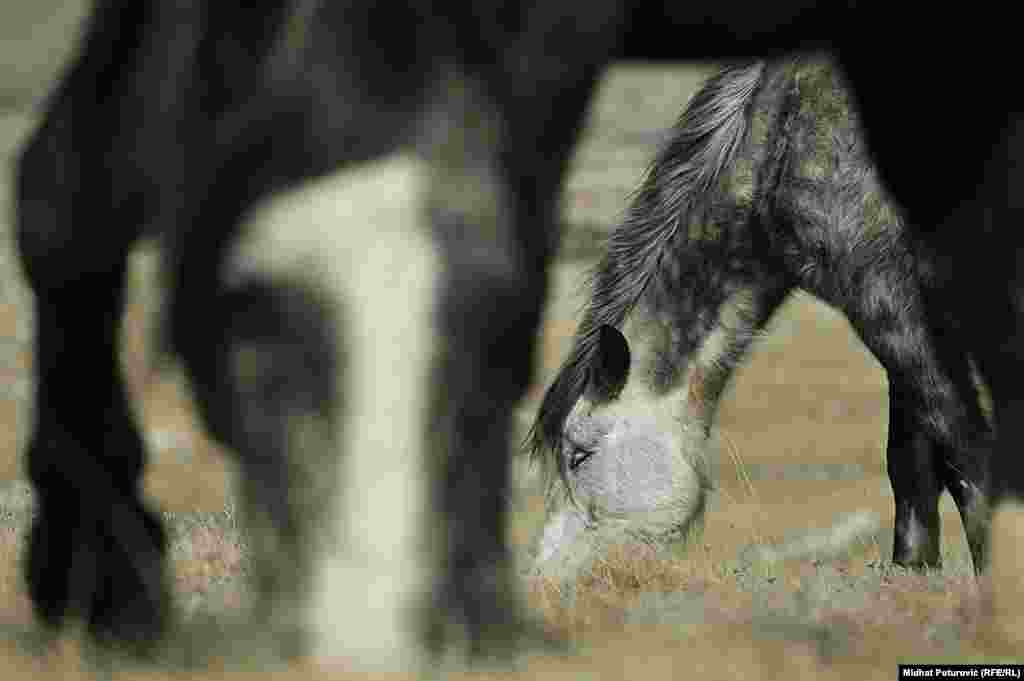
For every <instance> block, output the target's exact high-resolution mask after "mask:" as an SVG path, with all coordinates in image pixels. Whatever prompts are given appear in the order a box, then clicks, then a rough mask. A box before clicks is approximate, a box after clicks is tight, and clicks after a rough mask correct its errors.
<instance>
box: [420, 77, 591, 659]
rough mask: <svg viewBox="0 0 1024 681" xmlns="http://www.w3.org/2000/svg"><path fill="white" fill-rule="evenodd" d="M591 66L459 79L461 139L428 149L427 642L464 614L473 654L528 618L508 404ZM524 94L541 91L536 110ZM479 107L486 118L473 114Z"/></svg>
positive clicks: (507, 646)
mask: <svg viewBox="0 0 1024 681" xmlns="http://www.w3.org/2000/svg"><path fill="white" fill-rule="evenodd" d="M532 75H537V74H532ZM563 75H564V76H567V75H568V74H563ZM597 75H598V72H597V69H596V67H595V68H589V69H586V68H581V69H580V72H579V73H578V74H575V75H574V77H572V78H568V77H564V78H563V79H562V80H561V81H559V82H558V83H554V82H548V83H543V82H541V83H529V84H527V83H521V82H517V81H515V80H513V81H512V83H513V84H512V85H508V84H506V87H507V90H506V91H505V92H501V93H499V94H495V95H494V96H493V97H492V96H489V95H491V93H488V92H486V91H485V90H483V88H485V87H486V85H484V86H483V87H482V88H481V90H479V91H472V90H471V91H469V92H463V93H462V95H464V96H465V98H464V99H462V100H461V101H452V102H449V104H450V105H451V106H452V107H453V109H454V111H453V112H451V115H452V116H453V118H454V122H455V125H454V126H453V127H454V128H455V129H457V130H460V135H461V139H460V138H455V139H451V140H449V141H447V144H448V145H464V148H465V149H466V150H468V153H465V154H462V156H461V158H459V157H457V156H455V155H454V154H452V153H450V150H449V149H448V148H447V147H446V146H445V144H446V143H445V142H442V143H441V144H440V145H439V148H438V149H435V150H434V154H435V158H434V161H435V163H436V164H437V166H438V167H439V170H438V171H435V175H436V176H437V177H439V178H441V181H439V182H436V183H435V184H434V185H433V186H432V188H431V194H430V201H431V207H432V215H433V220H434V227H435V230H436V234H437V237H438V241H439V243H440V245H441V253H442V257H443V259H444V267H445V270H446V279H445V282H444V289H443V293H442V298H441V308H440V321H439V327H440V329H439V331H440V334H441V336H442V337H443V338H445V339H446V341H447V342H446V344H445V347H444V349H443V352H442V356H441V358H440V361H439V363H438V364H437V366H436V369H435V376H436V378H435V380H434V381H433V386H434V392H433V395H432V399H431V404H432V409H433V416H432V418H431V421H430V422H431V424H433V426H432V441H433V445H432V447H433V449H434V451H433V452H431V457H432V460H435V461H438V462H441V465H440V469H439V470H438V471H436V472H435V475H436V482H435V484H436V485H437V489H436V491H435V494H436V495H437V499H438V501H437V503H436V504H435V507H436V508H439V509H440V511H441V519H440V523H441V524H442V527H444V528H446V529H445V530H444V532H443V533H442V537H441V543H442V545H444V546H445V549H444V550H443V551H442V553H441V556H440V559H441V565H442V571H441V580H442V581H441V583H439V584H438V585H437V586H436V587H435V589H436V590H435V594H434V598H435V599H438V600H439V601H440V603H439V605H440V607H436V608H434V609H432V610H431V611H430V616H429V618H428V623H427V631H428V644H429V645H430V646H431V648H432V649H433V650H435V651H436V652H440V650H441V649H442V648H443V647H444V646H445V645H446V643H448V642H447V641H446V640H445V639H446V638H447V637H448V636H449V633H448V632H447V631H446V629H447V627H448V626H449V625H452V624H456V625H457V624H461V625H462V626H463V627H464V628H465V634H466V635H468V637H469V654H470V657H471V658H479V657H481V656H485V655H493V654H499V655H500V654H503V653H504V652H506V651H514V650H515V649H516V648H517V647H518V645H519V644H518V643H517V641H519V640H520V639H522V637H523V636H524V634H527V632H528V631H529V629H530V628H529V627H527V626H525V620H524V619H522V615H521V614H520V612H521V611H520V609H519V608H520V607H521V606H520V604H519V601H518V596H517V593H518V589H517V587H516V582H515V579H514V578H513V575H512V574H511V569H510V567H511V564H510V561H509V560H508V557H507V549H506V545H505V542H506V525H507V508H506V507H507V499H508V494H509V464H510V462H509V446H510V438H511V435H512V429H511V414H512V410H513V407H514V406H515V404H516V402H517V401H518V400H519V399H520V398H521V397H522V395H523V393H524V392H525V389H526V387H527V385H528V383H529V379H530V375H531V373H532V367H533V356H534V345H535V340H536V339H535V334H536V331H537V327H538V325H539V321H540V314H541V309H542V305H543V302H544V299H545V296H546V293H547V267H548V264H549V262H550V259H551V257H552V254H553V248H554V246H555V244H556V243H557V240H556V237H555V235H556V234H557V232H556V231H555V230H556V226H555V219H556V210H557V206H558V203H557V201H558V197H559V192H560V187H561V179H562V175H563V173H564V171H565V167H566V163H567V159H568V157H569V153H570V151H571V149H572V147H573V144H574V143H575V141H576V138H577V135H578V132H579V129H580V126H581V123H582V118H583V114H584V111H585V108H586V105H587V103H588V101H589V98H590V96H591V93H592V91H593V88H594V83H595V81H596V77H597ZM485 82H486V81H485ZM520 85H521V86H523V87H524V88H526V89H528V90H530V96H529V97H523V98H522V99H521V100H519V101H518V102H517V101H516V99H515V94H514V93H511V92H509V90H514V89H515V87H516V86H520ZM555 85H557V88H555V87H552V86H555ZM505 95H507V96H509V98H510V99H503V96H505ZM457 99H458V98H456V100H457ZM510 100H511V102H513V103H516V104H518V106H513V105H512V104H510V103H509V102H510ZM527 101H530V102H533V101H545V102H546V104H545V106H544V107H542V110H535V109H534V108H533V107H532V106H530V107H528V106H525V104H524V102H527ZM479 112H494V115H495V118H494V119H492V120H489V121H487V124H485V125H484V126H480V125H469V123H470V122H471V121H473V119H474V118H475V117H477V116H479V115H480V114H479ZM488 126H492V127H488ZM453 148H458V147H453ZM453 159H455V161H456V163H454V164H453V163H452V160H453ZM474 161H475V162H476V165H474ZM470 199H472V200H470ZM474 202H475V203H474ZM481 206H482V207H483V209H482V210H481ZM446 618H447V619H448V620H449V621H448V622H445V619H446Z"/></svg>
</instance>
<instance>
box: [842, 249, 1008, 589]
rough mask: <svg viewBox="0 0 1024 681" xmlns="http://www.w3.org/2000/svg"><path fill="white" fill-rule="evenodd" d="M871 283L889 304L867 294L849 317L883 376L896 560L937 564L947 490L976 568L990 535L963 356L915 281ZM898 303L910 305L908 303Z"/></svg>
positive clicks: (875, 278) (979, 432) (894, 273)
mask: <svg viewBox="0 0 1024 681" xmlns="http://www.w3.org/2000/svg"><path fill="white" fill-rule="evenodd" d="M867 280H869V277H865V281H867ZM870 281H871V282H872V286H873V288H872V290H873V291H883V290H884V291H886V292H887V293H886V299H885V300H891V301H893V303H891V304H890V303H889V302H885V301H883V300H882V299H877V300H875V299H873V298H872V299H867V300H865V302H864V303H863V304H861V305H859V307H858V309H856V310H854V311H853V313H852V314H850V315H849V316H850V320H851V323H852V324H853V326H854V328H855V329H856V330H857V332H858V334H859V335H860V337H861V339H862V340H863V341H864V344H865V345H866V346H867V347H868V349H869V350H871V351H872V352H873V353H874V355H875V357H876V358H877V359H878V361H879V363H880V364H881V365H882V367H883V368H884V369H885V370H886V373H887V376H888V379H889V438H888V450H887V454H886V456H887V459H888V470H889V479H890V481H891V483H892V488H893V496H894V497H895V501H896V522H895V542H894V547H893V561H894V562H895V563H897V564H900V565H906V566H909V567H915V568H922V567H937V566H938V565H939V564H940V555H939V540H940V536H939V530H940V528H939V513H938V500H939V496H940V494H941V492H942V490H943V488H946V487H948V488H949V489H950V490H951V492H952V493H953V494H954V498H955V499H957V500H958V503H962V504H964V506H963V507H962V510H961V512H962V513H965V514H966V515H965V530H966V532H967V535H968V541H969V543H970V544H971V546H972V554H973V557H974V560H975V567H976V569H978V570H980V569H981V567H982V566H983V565H984V564H985V556H984V548H985V541H984V539H983V537H984V534H985V532H987V524H986V523H987V520H986V516H985V511H984V508H985V504H984V503H983V500H984V498H985V494H986V492H985V490H986V485H985V475H984V472H985V456H986V452H987V450H986V444H987V438H988V428H987V425H986V423H985V420H984V418H983V416H982V415H981V413H980V411H979V408H978V406H977V392H976V391H975V389H974V387H973V386H972V384H971V379H970V374H969V370H968V365H967V360H966V355H965V354H964V351H963V349H962V348H960V347H958V346H955V345H951V344H950V341H948V340H946V339H945V337H944V335H943V334H942V332H941V329H939V330H937V329H936V328H935V327H934V326H933V323H932V322H933V321H935V319H938V313H939V311H940V310H941V308H939V307H937V305H938V300H937V298H936V297H935V296H934V295H933V292H932V291H930V290H928V289H927V288H924V290H922V286H921V285H920V284H919V282H918V280H917V278H916V277H913V276H908V273H907V272H906V271H905V270H904V269H901V268H887V269H885V270H882V271H878V272H875V273H873V274H872V275H870ZM871 301H873V302H871ZM896 301H900V302H899V303H896ZM905 301H914V302H913V304H911V305H909V306H908V305H906V303H905ZM869 302H870V304H869ZM933 318H934V319H933ZM965 484H966V487H965ZM958 495H959V496H958Z"/></svg>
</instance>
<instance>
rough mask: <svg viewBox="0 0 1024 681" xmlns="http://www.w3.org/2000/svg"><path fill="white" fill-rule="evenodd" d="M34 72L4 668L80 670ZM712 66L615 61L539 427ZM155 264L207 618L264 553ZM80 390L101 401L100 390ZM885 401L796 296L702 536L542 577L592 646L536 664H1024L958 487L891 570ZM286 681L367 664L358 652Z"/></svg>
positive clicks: (790, 669) (134, 378)
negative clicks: (34, 219) (45, 481)
mask: <svg viewBox="0 0 1024 681" xmlns="http://www.w3.org/2000/svg"><path fill="white" fill-rule="evenodd" d="M58 18H59V17H58ZM54 21H56V19H55V20H54ZM58 29H59V27H58V28H52V27H51V29H50V30H51V31H58ZM60 30H64V29H60ZM26 45H27V43H26ZM10 49H13V48H10ZM24 49H28V48H27V47H25V48H24ZM48 54H49V53H46V54H42V55H41V56H40V55H36V56H35V58H34V61H33V60H29V61H30V62H31V63H32V64H36V68H38V69H40V71H39V72H45V71H46V70H47V69H51V70H52V64H51V61H52V60H53V59H54V58H53V57H52V56H47V55H48ZM27 68H28V67H25V69H22V70H21V71H18V72H17V73H14V72H10V73H14V75H12V76H10V78H9V79H8V81H6V82H3V81H0V87H5V88H6V89H3V90H0V104H3V103H4V102H7V103H11V102H13V103H14V104H12V105H11V107H10V108H8V109H7V110H6V112H4V111H0V184H2V188H0V237H2V241H0V632H2V633H3V634H4V638H3V640H2V641H0V651H3V652H2V653H0V655H2V657H0V677H2V678H4V679H13V678H33V679H34V678H53V679H58V678H78V677H79V676H88V675H90V674H91V673H92V672H91V671H89V670H90V669H93V667H91V666H90V664H89V663H87V662H86V661H85V660H84V658H83V657H82V655H81V654H80V647H79V645H78V642H77V640H76V639H75V637H74V635H73V634H69V635H68V636H66V637H65V638H64V639H62V640H60V641H58V642H56V643H54V644H52V645H50V646H49V647H47V648H45V650H44V651H43V652H42V653H38V652H37V653H36V654H30V653H29V648H28V647H26V645H25V642H26V641H29V640H32V632H33V629H32V618H31V611H30V608H29V604H28V601H27V599H26V597H25V594H24V590H23V588H22V586H21V582H20V578H19V576H18V560H19V558H20V552H21V549H22V547H23V531H24V528H25V526H26V522H27V520H28V519H29V517H30V514H31V499H30V496H29V493H28V490H27V488H26V486H25V483H24V482H23V481H22V476H21V471H22V464H21V462H20V458H19V457H20V446H21V444H23V442H24V436H25V432H26V428H27V425H28V423H29V414H28V413H27V398H28V395H29V394H30V392H31V365H32V357H31V352H30V346H29V344H28V341H29V338H30V333H31V327H32V320H31V310H30V307H29V305H30V298H29V297H28V294H27V292H26V291H25V288H24V285H23V283H22V282H21V280H20V277H19V274H18V272H17V268H16V266H15V265H14V263H13V260H12V254H11V243H10V221H9V215H10V209H9V205H10V204H9V202H10V198H9V187H10V172H11V168H10V162H11V159H12V154H13V152H14V150H15V149H16V146H17V144H18V140H19V139H20V138H21V135H23V134H24V131H25V130H26V129H27V128H28V126H29V125H31V122H32V117H31V114H29V113H26V112H25V111H24V109H23V108H22V107H23V105H24V102H25V101H26V97H29V95H26V93H29V94H32V93H35V92H38V91H39V85H38V83H37V82H36V81H34V80H33V78H35V79H36V80H38V78H39V76H38V75H33V73H29V72H28V70H27ZM706 72H707V71H706V69H702V68H695V67H675V68H663V67H658V68H655V67H649V66H638V65H630V66H621V67H619V68H616V69H615V70H614V71H613V72H612V74H611V76H610V78H609V79H608V80H607V82H606V83H605V86H604V89H603V91H602V93H601V97H600V99H599V101H598V102H597V105H596V107H595V111H594V112H593V115H592V117H591V127H590V130H589V132H588V135H587V137H586V141H585V144H584V145H583V147H582V148H581V149H580V151H579V153H578V154H577V158H576V161H575V164H574V167H573V172H572V175H571V177H570V179H569V182H568V191H567V195H566V206H565V212H566V218H567V223H568V225H569V232H568V234H567V238H566V244H565V248H564V249H563V253H562V257H561V259H560V261H559V263H558V265H557V267H556V270H555V273H554V276H555V278H556V286H555V295H554V297H553V299H552V301H551V303H550V305H549V309H548V314H547V317H546V320H545V324H544V327H543V329H542V332H541V334H540V337H539V339H538V342H539V343H540V344H541V348H542V352H541V358H540V366H538V367H537V374H536V380H535V382H534V386H533V387H532V388H531V390H530V392H529V394H528V396H527V399H526V400H525V402H524V404H523V405H522V406H521V409H520V412H519V414H518V416H519V418H520V421H521V422H523V423H526V422H527V420H528V419H529V418H530V417H531V415H532V410H533V409H534V408H535V406H536V403H537V400H538V399H539V397H540V395H541V394H542V390H543V387H544V386H545V385H546V383H547V381H548V380H549V379H550V378H551V377H552V376H553V374H554V372H555V371H556V369H557V367H558V364H559V362H560V360H561V357H562V356H563V354H564V353H565V351H566V350H567V348H568V343H569V341H570V338H571V335H572V332H573V330H574V329H575V314H576V311H577V310H578V307H579V304H580V302H581V300H580V298H579V296H578V284H579V277H580V275H581V273H582V272H583V270H584V269H585V268H586V266H587V265H588V264H590V263H591V262H592V258H593V257H594V253H595V238H596V237H597V236H599V235H600V234H601V233H603V231H605V230H606V229H607V228H608V227H609V226H610V225H612V224H613V223H614V221H615V219H616V216H617V215H618V213H619V212H620V211H621V210H622V209H623V208H624V206H625V201H626V197H627V195H628V193H629V191H630V190H631V189H632V188H633V187H634V186H635V185H636V183H637V182H638V181H639V177H640V173H641V171H642V169H643V167H644V165H645V163H646V162H647V160H648V159H649V158H650V156H651V154H652V153H653V150H654V148H655V147H656V145H657V143H658V142H659V141H660V140H661V139H663V138H664V131H665V129H666V127H667V126H668V125H669V124H670V123H671V122H672V120H673V119H674V118H675V116H676V115H677V114H678V112H679V111H680V109H681V108H682V106H683V105H684V104H685V102H686V100H687V98H688V96H689V94H690V93H691V92H692V91H693V89H694V88H695V87H696V86H697V85H698V84H699V81H700V78H701V77H702V74H704V73H706ZM26 73H27V74H28V75H26ZM2 74H3V75H4V76H7V75H8V72H2ZM15 76H16V77H15ZM150 264H151V259H150V258H148V257H147V256H146V255H145V254H143V255H142V256H140V258H139V259H138V267H137V272H136V275H135V276H134V278H133V282H134V285H133V289H132V299H131V304H130V307H129V312H128V316H127V319H126V323H125V347H126V359H125V371H126V375H127V377H128V380H129V383H130V386H131V389H132V390H133V392H134V393H135V394H136V395H137V396H139V398H140V404H142V408H141V413H140V418H141V419H142V420H143V422H144V423H145V424H146V430H147V437H148V438H149V440H150V442H151V445H152V461H151V466H150V468H149V472H148V474H147V477H146V481H145V485H146V489H147V491H148V493H149V494H150V495H151V497H152V499H153V500H154V503H156V504H157V505H158V506H159V507H160V508H161V509H162V510H163V511H164V512H165V513H166V518H167V520H168V522H169V524H170V525H171V527H172V530H173V531H172V536H173V542H172V545H173V550H172V555H173V561H174V568H175V575H176V583H177V586H178V593H179V595H180V597H181V602H182V604H183V606H184V608H185V610H186V612H188V613H190V615H191V616H196V615H197V614H198V613H202V612H211V613H220V612H225V611H226V612H230V611H231V610H232V609H234V608H237V606H238V604H239V603H240V602H241V601H242V599H244V589H243V586H242V579H241V575H242V574H243V573H244V569H245V553H246V551H245V537H244V533H243V532H242V531H241V529H240V528H239V527H238V525H237V524H236V520H235V517H234V513H233V505H232V502H231V493H230V485H231V483H230V479H231V475H230V470H229V467H228V465H227V464H226V459H224V458H223V457H222V456H221V452H219V451H218V448H217V447H216V446H215V445H213V444H211V443H210V442H209V441H208V440H207V439H206V438H205V437H204V436H203V434H202V432H201V430H200V429H198V428H197V427H196V425H195V422H194V419H193V416H192V413H191V409H190V405H189V401H188V397H187V391H186V390H185V389H184V388H183V387H182V385H181V384H180V382H179V381H178V380H176V379H175V378H174V377H173V376H171V377H168V376H162V375H159V374H156V373H154V372H153V371H152V369H151V362H150V357H149V355H148V353H147V351H146V348H147V336H146V330H147V329H148V324H149V322H148V319H149V315H150V314H151V312H152V308H153V296H152V293H151V290H150V287H149V284H148V282H149V280H150V278H151V277H150V275H149V274H147V272H148V271H149V270H150V269H151V268H150V267H149V265H150ZM81 389H82V391H83V399H88V386H81ZM886 399H887V398H886V382H885V378H884V376H883V374H882V372H881V370H880V368H879V367H878V365H877V364H876V363H875V362H874V360H873V359H872V358H871V357H870V355H869V354H868V353H867V352H866V351H865V350H864V348H863V347H862V346H861V344H860V343H859V342H858V341H857V340H856V339H855V338H854V337H853V336H852V335H851V333H850V331H849V328H848V325H847V324H846V322H845V320H844V319H843V318H842V317H840V316H839V315H837V314H836V313H835V312H833V311H832V310H830V309H828V308H825V307H823V306H821V305H819V304H817V303H815V302H814V301H813V300H811V299H810V298H809V297H807V296H803V295H800V296H796V297H795V298H794V299H793V300H791V301H790V302H789V303H788V304H787V305H786V307H785V309H784V310H783V311H782V313H781V314H780V315H779V316H778V318H777V319H776V320H774V321H773V323H772V329H771V333H769V334H768V335H767V336H766V337H765V338H764V339H763V340H762V341H761V342H760V343H759V345H758V346H757V347H756V349H755V350H754V352H753V353H752V356H751V359H750V362H749V363H748V364H747V365H746V366H744V367H743V368H742V369H741V370H740V371H739V372H738V374H737V376H736V379H735V381H734V382H733V384H732V386H731V387H730V389H729V391H728V393H727V395H726V397H725V401H724V404H723V408H722V410H721V415H720V421H719V425H720V434H719V441H720V445H721V446H720V449H721V456H720V463H719V475H718V488H717V490H716V492H715V493H714V495H713V499H712V503H711V508H710V511H709V514H708V519H707V526H706V530H705V534H704V537H703V540H702V541H701V542H700V543H698V544H697V545H695V546H693V547H691V549H690V550H689V552H688V553H686V554H685V555H682V556H680V557H678V558H677V559H675V560H671V561H668V560H660V559H656V558H654V557H653V556H652V555H650V552H649V551H647V550H646V549H645V548H643V547H622V548H621V549H616V550H614V551H613V552H612V553H610V554H609V556H608V557H607V558H606V559H605V560H604V561H602V562H600V563H599V564H597V565H595V566H594V568H593V570H592V571H591V573H590V574H587V575H586V576H584V577H582V578H581V579H580V580H579V581H578V582H577V583H576V584H573V585H565V584H557V583H554V582H551V581H545V580H542V579H539V578H528V579H527V584H526V588H527V590H528V592H529V595H530V600H531V603H532V604H533V605H534V606H536V607H537V608H539V609H540V611H541V612H542V613H543V615H544V616H545V617H546V618H547V619H548V621H549V622H550V624H551V626H552V627H554V628H557V629H560V630H563V631H565V632H566V633H567V634H568V635H569V636H570V637H571V638H572V639H573V640H574V641H575V643H576V645H577V646H578V654H577V655H575V656H573V657H571V658H569V659H537V660H533V661H531V662H530V663H528V665H527V666H526V668H525V669H524V670H523V671H522V672H521V677H522V678H537V679H541V678H555V677H559V678H562V677H564V676H566V675H571V677H572V678H601V679H639V678H657V677H663V678H676V677H684V676H685V677H687V678H702V679H703V678H706V679H726V678H744V679H746V678H749V679H761V678H764V679H769V678H776V677H781V676H782V675H783V674H785V675H787V677H788V678H801V679H803V678H806V679H811V678H814V679H821V678H826V679H827V678H844V679H846V678H849V679H860V678H863V679H874V678H878V679H891V678H893V677H894V676H895V674H896V664H897V663H898V662H906V661H940V660H941V661H947V662H949V661H961V662H966V661H994V660H1010V659H1017V660H1021V659H1024V658H1022V655H1024V653H1019V652H1017V651H1015V650H1014V649H1012V648H1009V647H1008V646H1007V645H1006V644H1005V643H1003V642H1001V640H1000V639H999V638H998V637H996V636H992V635H990V633H989V631H988V628H987V625H986V622H987V619H986V613H987V612H988V611H989V609H990V608H991V607H992V602H991V597H990V593H991V592H990V589H989V587H988V585H987V580H985V579H982V580H978V581H976V580H975V579H974V578H973V576H971V571H970V566H969V558H968V554H967V551H966V546H965V543H964V540H963V537H962V533H961V529H960V526H959V520H958V518H957V516H956V513H955V510H954V509H953V506H952V504H951V503H950V502H949V500H948V498H947V499H944V500H943V504H942V516H943V523H944V526H943V555H944V559H945V567H944V569H943V570H942V571H941V572H939V573H935V574H930V575H911V574H906V573H904V572H902V571H900V570H897V569H894V568H892V567H891V565H889V563H888V561H889V556H890V551H891V541H892V532H891V523H892V517H891V516H892V497H891V492H890V490H889V485H888V481H887V478H886V473H885V462H884V447H885V428H886ZM518 465H519V464H518V463H517V466H518ZM519 479H520V481H521V485H520V490H519V492H520V493H519V496H518V498H517V500H516V503H515V512H514V516H513V524H512V527H511V531H510V535H511V536H510V541H511V542H513V543H514V544H515V545H516V546H519V547H524V546H525V545H526V544H527V542H528V541H529V540H530V538H531V537H532V535H533V532H535V531H536V528H537V526H538V523H539V521H540V520H541V512H542V500H541V498H540V496H539V495H538V493H537V489H536V487H535V485H534V483H533V482H532V478H531V476H530V475H529V473H524V474H523V475H521V476H519ZM862 512H863V513H868V514H874V515H875V517H877V518H878V520H879V522H880V528H881V529H880V530H878V531H877V532H874V533H871V534H869V535H867V536H866V537H864V538H863V539H862V540H861V541H858V542H856V543H855V544H854V545H853V546H852V547H850V548H848V549H847V550H845V551H842V552H840V553H839V554H838V555H834V556H817V557H812V558H803V559H795V560H782V561H779V562H770V561H768V560H766V559H764V555H765V553H764V550H765V549H769V548H771V547H773V546H777V545H780V544H785V543H786V542H787V541H789V540H791V539H793V538H794V537H799V536H801V534H802V533H805V532H808V531H811V530H815V529H823V528H828V527H830V526H831V525H832V524H833V523H834V522H836V521H837V519H840V518H843V517H847V516H849V514H854V513H862ZM759 551H760V552H759ZM339 654H341V652H340V651H339ZM94 671H95V670H94ZM275 674H279V675H281V676H282V677H283V678H347V677H348V676H347V675H346V673H345V663H344V658H343V657H339V659H337V660H317V661H309V662H307V663H303V664H301V665H296V666H295V667H294V668H292V669H288V670H279V671H277V672H275ZM100 675H101V676H111V677H114V678H133V679H134V678H161V677H164V676H168V675H170V672H163V671H159V670H147V671H145V672H140V671H139V670H126V669H120V670H119V669H113V670H110V669H107V670H101V673H100ZM203 676H206V677H207V678H219V677H220V676H221V673H220V671H219V670H216V669H214V670H211V671H210V672H209V673H208V674H206V675H203ZM243 676H244V675H243ZM231 678H240V676H239V675H238V674H233V675H232V676H231ZM481 678H484V675H481ZM502 678H509V677H506V676H502Z"/></svg>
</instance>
